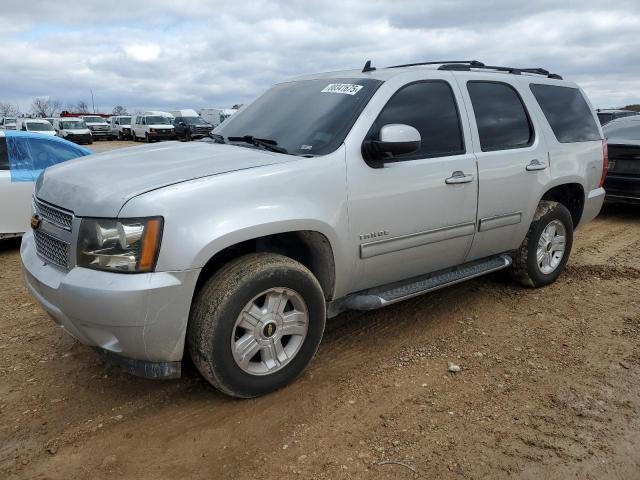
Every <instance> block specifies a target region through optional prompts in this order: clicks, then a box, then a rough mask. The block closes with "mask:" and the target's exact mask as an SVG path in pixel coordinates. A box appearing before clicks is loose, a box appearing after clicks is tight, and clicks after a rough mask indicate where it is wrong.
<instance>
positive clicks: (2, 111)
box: [0, 102, 20, 117]
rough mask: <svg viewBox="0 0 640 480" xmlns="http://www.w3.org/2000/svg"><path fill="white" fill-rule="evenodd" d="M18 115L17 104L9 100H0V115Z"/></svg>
mask: <svg viewBox="0 0 640 480" xmlns="http://www.w3.org/2000/svg"><path fill="white" fill-rule="evenodd" d="M19 115H20V109H19V108H18V105H14V104H12V103H9V102H0V117H17V116H19Z"/></svg>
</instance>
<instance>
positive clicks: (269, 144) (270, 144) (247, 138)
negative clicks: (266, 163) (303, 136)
mask: <svg viewBox="0 0 640 480" xmlns="http://www.w3.org/2000/svg"><path fill="white" fill-rule="evenodd" d="M227 140H229V141H230V142H243V143H248V144H249V145H253V146H255V147H264V148H266V149H267V150H271V151H272V152H277V153H285V154H287V153H289V152H287V149H286V148H282V147H279V146H278V142H276V141H275V140H270V139H268V138H256V137H254V136H253V135H244V136H242V137H227Z"/></svg>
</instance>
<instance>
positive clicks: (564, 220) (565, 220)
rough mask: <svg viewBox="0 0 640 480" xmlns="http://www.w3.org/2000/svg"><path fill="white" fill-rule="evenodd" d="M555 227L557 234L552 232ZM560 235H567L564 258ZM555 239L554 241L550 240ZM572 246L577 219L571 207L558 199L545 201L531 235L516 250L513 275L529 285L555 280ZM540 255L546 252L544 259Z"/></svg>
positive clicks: (538, 284)
mask: <svg viewBox="0 0 640 480" xmlns="http://www.w3.org/2000/svg"><path fill="white" fill-rule="evenodd" d="M552 227H553V228H552ZM547 228H549V229H548V230H547ZM554 229H555V234H553V235H550V234H551V232H553V231H554ZM563 229H564V231H563ZM543 233H545V236H544V237H543ZM562 233H564V235H562ZM559 237H564V250H563V251H562V256H561V257H560V258H558V255H559V253H558V252H559V249H560V246H561V243H562V242H561V238H559ZM551 238H553V241H550V239H551ZM572 245H573V220H572V219H571V213H569V210H567V207H565V206H564V205H562V204H560V203H558V202H551V201H547V200H543V201H541V202H540V204H539V205H538V208H537V210H536V213H535V215H534V216H533V221H532V222H531V226H530V227H529V231H528V232H527V236H526V237H525V239H524V240H523V242H522V245H520V248H519V249H518V250H517V251H516V253H515V256H514V260H513V267H512V270H511V271H512V274H513V276H514V277H515V279H516V280H517V281H518V282H520V283H521V284H522V285H523V286H526V287H533V288H537V287H543V286H545V285H549V284H550V283H553V282H555V281H556V279H557V278H558V277H559V276H560V273H562V270H563V269H564V267H565V265H566V264H567V260H568V259H569V255H570V253H571V247H572ZM539 247H540V248H539ZM545 252H546V254H545ZM540 254H543V255H545V256H544V257H542V258H543V259H542V261H539V258H538V256H539V255H540ZM550 259H551V260H550Z"/></svg>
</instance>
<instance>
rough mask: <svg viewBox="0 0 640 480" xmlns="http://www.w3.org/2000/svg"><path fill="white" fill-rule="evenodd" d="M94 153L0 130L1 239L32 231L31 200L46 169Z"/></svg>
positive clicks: (64, 142) (49, 139)
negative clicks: (28, 230)
mask: <svg viewBox="0 0 640 480" xmlns="http://www.w3.org/2000/svg"><path fill="white" fill-rule="evenodd" d="M92 153H93V152H92V151H91V150H88V149H86V148H83V147H80V146H79V145H76V144H75V143H71V142H68V141H67V140H63V139H62V138H58V137H53V136H46V135H41V134H38V133H33V132H21V131H14V130H0V205H1V206H2V208H0V239H3V238H9V237H17V236H20V235H22V234H23V233H24V232H25V231H26V229H27V228H29V218H30V216H31V196H32V195H33V189H34V185H35V181H36V179H37V178H38V175H40V173H41V172H42V171H43V170H44V169H45V168H47V167H50V166H51V165H56V164H57V163H61V162H65V161H67V160H71V159H73V158H78V157H84V156H86V155H91V154H92Z"/></svg>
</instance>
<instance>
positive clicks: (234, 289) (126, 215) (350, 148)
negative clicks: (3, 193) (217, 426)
mask: <svg viewBox="0 0 640 480" xmlns="http://www.w3.org/2000/svg"><path fill="white" fill-rule="evenodd" d="M605 165H606V145H605V144H604V142H603V136H602V131H601V129H600V126H599V123H598V120H597V117H596V114H595V112H594V110H593V108H592V107H591V106H590V104H589V102H588V100H587V99H586V98H585V96H584V94H583V92H582V91H581V90H580V89H579V88H578V87H577V86H576V85H575V84H573V83H570V82H567V81H563V80H562V78H561V77H559V76H558V75H554V74H550V73H549V72H547V71H545V70H543V69H515V68H505V67H491V66H486V65H484V64H482V63H480V62H476V61H472V62H449V63H437V64H432V63H427V64H414V65H402V66H398V67H390V68H381V69H375V68H373V67H371V65H370V63H369V62H368V63H367V65H365V68H364V69H363V70H351V71H344V72H331V73H323V74H317V75H310V76H305V77H301V78H297V79H295V80H292V81H289V82H285V83H281V84H278V85H276V86H274V87H273V88H271V89H270V90H268V91H267V92H266V93H264V94H263V95H262V96H260V97H259V98H258V99H257V100H255V101H254V102H253V103H252V104H250V105H249V106H247V107H245V108H244V110H242V111H240V112H239V113H237V114H236V115H234V116H233V117H231V118H230V119H229V120H228V121H226V122H224V123H223V124H222V125H221V126H219V127H218V128H217V129H216V130H215V133H214V134H212V138H211V139H208V140H204V141H199V142H192V143H177V142H172V143H168V144H167V143H164V144H160V145H149V146H142V147H133V148H127V149H123V150H118V151H112V152H108V153H102V154H99V155H94V156H91V157H87V158H83V159H80V160H72V161H69V162H65V163H64V164H61V165H58V166H55V167H51V168H49V169H47V170H46V171H45V172H44V173H43V174H42V175H41V176H40V178H39V179H38V182H37V185H36V192H35V197H34V215H33V218H32V221H31V225H32V227H33V229H32V230H31V231H30V232H28V233H27V234H25V236H24V237H23V241H22V247H21V256H22V262H23V265H24V275H25V279H26V283H27V285H28V288H29V290H30V291H31V293H32V294H33V295H34V296H35V297H36V298H37V299H38V300H39V302H40V303H41V304H42V305H43V307H44V308H45V309H46V310H47V311H48V312H49V313H50V314H51V316H52V317H53V319H54V320H55V321H56V322H57V323H58V324H60V325H61V326H62V327H63V328H64V329H65V330H66V331H67V332H69V333H70V334H71V335H73V336H74V337H76V338H77V339H78V340H80V341H81V342H83V343H85V344H87V345H92V346H94V347H95V348H96V349H97V350H98V351H100V352H102V353H104V354H105V355H106V356H107V357H108V358H109V359H110V360H111V361H113V362H115V363H118V364H120V365H121V366H122V367H124V368H125V369H126V370H127V371H129V372H131V373H134V374H139V375H144V376H147V377H154V378H160V377H162V378H173V377H177V376H179V375H180V365H181V360H182V359H183V355H184V352H185V349H186V350H187V351H188V352H189V354H190V356H191V358H192V359H193V361H194V363H195V365H196V367H197V368H198V370H199V371H200V372H201V374H202V375H203V376H204V377H205V378H206V379H207V380H208V381H209V382H210V383H211V384H212V385H214V386H215V387H216V388H218V389H220V390H221V391H223V392H225V393H227V394H229V395H233V396H236V397H254V396H257V395H261V394H264V393H267V392H270V391H273V390H275V389H278V388H280V387H283V386H284V385H287V384H288V383H290V382H291V381H293V380H294V379H295V378H296V377H297V376H298V375H299V374H300V373H301V372H302V371H303V370H304V369H305V367H306V366H307V365H308V364H309V362H310V361H311V359H312V357H313V356H314V353H315V352H316V349H317V348H318V345H319V343H320V339H321V337H322V334H323V330H324V326H325V319H326V318H327V317H333V316H335V315H337V314H339V313H340V312H342V311H344V310H347V309H356V310H370V309H375V308H380V307H384V306H386V305H390V304H392V303H395V302H398V301H401V300H404V299H406V298H410V297H413V296H416V295H419V294H423V293H426V292H430V291H433V290H435V289H438V288H441V287H444V286H447V285H451V284H455V283H457V282H460V281H462V280H466V279H469V278H474V277H477V276H479V275H483V274H486V273H490V272H494V271H496V270H500V269H505V268H509V269H510V270H511V272H512V273H513V276H514V277H515V278H516V279H517V280H518V281H519V282H520V283H522V284H523V285H526V286H529V287H540V286H543V285H547V284H550V283H552V282H553V281H555V280H556V278H558V275H559V274H560V272H561V271H562V270H563V268H564V266H565V264H566V262H567V260H568V257H569V253H570V251H571V244H572V240H573V231H574V229H575V228H577V227H578V226H580V225H582V224H584V223H586V222H589V221H590V220H592V219H593V218H594V217H595V216H596V215H597V214H598V212H599V211H600V208H601V205H602V202H603V199H604V189H603V188H602V183H603V179H604V174H605V169H606V168H605Z"/></svg>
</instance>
